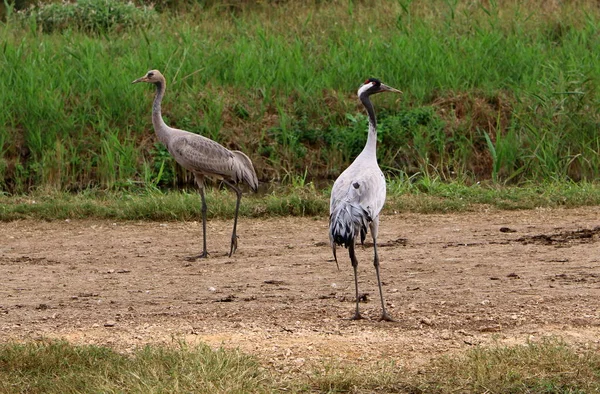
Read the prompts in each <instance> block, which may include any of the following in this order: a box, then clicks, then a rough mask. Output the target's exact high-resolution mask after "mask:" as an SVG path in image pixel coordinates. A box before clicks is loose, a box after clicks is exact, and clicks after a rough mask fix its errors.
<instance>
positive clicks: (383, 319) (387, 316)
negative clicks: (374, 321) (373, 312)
mask: <svg viewBox="0 0 600 394" xmlns="http://www.w3.org/2000/svg"><path fill="white" fill-rule="evenodd" d="M379 321H391V322H395V321H396V320H394V319H392V317H391V316H390V315H388V314H387V312H386V311H383V313H382V314H381V317H380V318H379Z"/></svg>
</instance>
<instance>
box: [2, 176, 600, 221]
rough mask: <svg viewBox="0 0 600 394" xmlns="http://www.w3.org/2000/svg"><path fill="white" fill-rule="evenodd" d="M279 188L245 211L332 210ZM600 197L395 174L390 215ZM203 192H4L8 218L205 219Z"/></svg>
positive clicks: (577, 202) (303, 189)
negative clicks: (397, 175) (468, 183)
mask: <svg viewBox="0 0 600 394" xmlns="http://www.w3.org/2000/svg"><path fill="white" fill-rule="evenodd" d="M297 182H299V183H298V184H296V185H290V186H285V187H276V188H275V189H271V190H269V191H267V192H265V193H264V194H261V195H253V194H251V195H244V197H243V198H242V203H241V206H240V216H242V217H256V218H258V217H273V216H320V217H323V218H326V217H327V216H328V215H329V191H328V189H327V188H326V189H324V190H321V189H317V188H316V187H315V186H314V185H313V184H312V183H307V184H302V181H297ZM206 201H207V205H208V217H209V218H227V219H229V218H233V215H234V209H235V195H234V194H233V193H231V192H230V191H229V190H228V189H218V188H214V189H208V190H207V193H206ZM599 204H600V185H598V184H596V183H587V182H562V183H545V184H539V183H532V184H528V185H523V186H520V187H509V186H497V185H494V184H474V185H466V184H464V183H460V182H453V183H447V182H443V181H441V180H439V179H436V178H421V179H418V178H415V177H413V178H412V179H409V180H405V181H402V180H398V179H395V180H391V181H389V183H388V197H387V202H386V205H385V207H384V211H383V214H384V215H386V214H392V213H394V212H418V213H425V214H427V213H447V212H463V211H474V210H480V209H482V208H495V209H532V208H537V207H550V208H556V207H565V208H574V207H580V206H590V205H599ZM200 207H201V206H200V196H199V194H198V193H197V192H196V191H195V190H193V189H190V190H183V191H167V192H163V191H160V190H158V189H153V190H149V189H143V188H142V189H139V190H138V191H137V192H136V191H125V192H123V191H106V190H94V189H87V190H86V191H84V192H81V193H77V194H74V193H68V192H57V191H45V192H44V191H38V192H34V193H29V194H24V195H13V196H7V195H5V196H0V221H10V220H17V219H27V218H28V219H42V220H65V219H84V218H96V219H111V220H157V221H169V220H187V221H189V220H199V219H200V218H201V217H202V216H201V215H202V213H201V210H200Z"/></svg>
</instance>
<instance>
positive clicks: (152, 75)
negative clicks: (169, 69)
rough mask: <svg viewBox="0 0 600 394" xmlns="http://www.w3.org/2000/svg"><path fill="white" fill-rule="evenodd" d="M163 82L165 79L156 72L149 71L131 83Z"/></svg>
mask: <svg viewBox="0 0 600 394" xmlns="http://www.w3.org/2000/svg"><path fill="white" fill-rule="evenodd" d="M164 80H165V77H164V76H163V75H162V74H161V73H160V71H158V70H150V71H148V72H147V73H146V75H144V76H143V77H141V78H138V79H136V80H135V81H133V82H132V83H138V82H148V83H160V82H163V81H164Z"/></svg>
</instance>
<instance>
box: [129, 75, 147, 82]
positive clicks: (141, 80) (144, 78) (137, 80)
mask: <svg viewBox="0 0 600 394" xmlns="http://www.w3.org/2000/svg"><path fill="white" fill-rule="evenodd" d="M147 80H148V78H146V76H145V75H144V76H143V77H141V78H138V79H136V80H135V81H133V82H132V84H133V83H138V82H146V81H147Z"/></svg>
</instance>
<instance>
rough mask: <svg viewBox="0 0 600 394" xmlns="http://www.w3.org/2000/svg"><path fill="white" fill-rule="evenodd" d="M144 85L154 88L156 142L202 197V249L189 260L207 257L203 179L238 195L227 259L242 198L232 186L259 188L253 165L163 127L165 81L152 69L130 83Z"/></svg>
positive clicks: (193, 136) (205, 141)
mask: <svg viewBox="0 0 600 394" xmlns="http://www.w3.org/2000/svg"><path fill="white" fill-rule="evenodd" d="M138 82H147V83H152V84H154V85H155V86H156V96H155V98H154V103H153V105H152V124H153V126H154V131H155V132H156V135H157V136H158V139H159V140H160V141H161V142H162V143H163V144H164V145H165V146H166V147H167V150H168V151H169V153H170V154H171V155H172V156H173V157H174V158H175V161H177V163H179V164H180V165H181V166H182V167H184V168H185V169H187V170H189V171H191V172H192V173H193V174H194V179H195V181H196V184H197V185H198V187H199V189H200V196H201V198H202V230H203V250H202V253H201V254H199V255H198V256H193V257H190V258H189V259H196V258H203V257H207V256H208V252H207V250H206V210H207V208H206V200H205V197H204V178H205V177H206V176H209V177H211V178H215V179H220V180H222V181H223V183H225V184H226V185H228V186H229V187H230V188H231V189H232V190H233V191H234V192H235V193H236V195H237V201H236V209H235V218H234V222H233V232H232V235H231V248H230V250H229V256H230V257H231V255H232V254H233V253H234V252H235V250H236V249H237V235H236V228H237V218H238V211H239V206H240V200H241V198H242V192H241V190H240V189H239V188H237V187H236V186H235V184H237V183H246V184H248V185H249V186H250V188H251V189H252V190H253V191H256V190H257V188H258V178H257V177H256V172H255V171H254V166H253V165H252V162H251V161H250V159H249V158H248V156H246V155H245V154H244V153H243V152H240V151H236V150H233V151H230V150H229V149H227V148H225V147H224V146H222V145H220V144H219V143H217V142H215V141H213V140H211V139H208V138H206V137H203V136H201V135H198V134H194V133H190V132H189V131H185V130H179V129H175V128H172V127H169V126H167V125H166V124H165V122H164V120H163V118H162V113H161V103H162V99H163V97H164V94H165V89H166V85H167V83H166V80H165V77H164V76H163V75H162V74H161V73H160V71H158V70H151V71H148V72H147V73H146V75H144V76H143V77H141V78H138V79H136V80H135V81H133V82H132V83H138Z"/></svg>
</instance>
